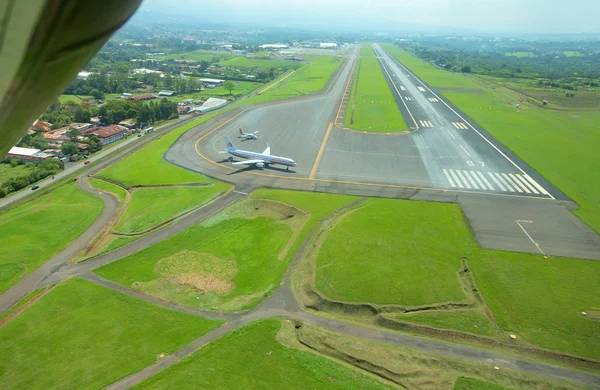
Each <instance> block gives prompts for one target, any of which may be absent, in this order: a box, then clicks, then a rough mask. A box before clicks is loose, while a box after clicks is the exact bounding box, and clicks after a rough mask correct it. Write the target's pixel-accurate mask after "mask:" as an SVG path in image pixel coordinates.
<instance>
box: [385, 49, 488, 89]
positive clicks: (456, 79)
mask: <svg viewBox="0 0 600 390" xmlns="http://www.w3.org/2000/svg"><path fill="white" fill-rule="evenodd" d="M381 46H382V47H383V48H384V49H385V50H387V51H388V52H389V53H390V54H391V55H392V56H394V57H395V58H396V59H397V60H398V61H400V62H401V63H402V65H404V66H406V67H407V68H408V69H410V70H411V71H412V72H414V73H415V74H416V75H417V76H419V77H420V78H422V79H423V80H424V81H425V82H426V83H428V84H429V85H431V86H434V87H437V88H476V89H479V88H480V86H479V85H478V84H476V83H474V82H472V81H471V80H469V79H467V78H466V77H464V76H462V75H460V74H458V73H452V72H446V71H443V70H441V69H439V68H436V67H435V66H433V65H431V64H430V63H428V62H425V61H423V60H421V59H419V58H417V57H415V56H413V55H412V54H410V53H408V52H406V51H404V50H402V49H400V48H398V47H397V46H395V45H393V44H389V43H384V44H382V45H381Z"/></svg>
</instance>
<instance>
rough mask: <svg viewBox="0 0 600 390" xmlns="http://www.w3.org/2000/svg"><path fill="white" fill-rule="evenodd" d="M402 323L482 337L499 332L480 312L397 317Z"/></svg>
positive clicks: (428, 312)
mask: <svg viewBox="0 0 600 390" xmlns="http://www.w3.org/2000/svg"><path fill="white" fill-rule="evenodd" d="M396 318H397V319H399V320H401V321H407V322H414V323H417V324H420V325H427V326H431V327H433V328H440V329H454V330H459V331H461V332H468V333H475V334H479V335H482V336H494V335H495V334H496V333H497V332H496V329H495V327H494V326H493V324H491V323H490V321H489V320H488V318H487V317H486V316H485V314H483V313H481V312H478V311H425V312H421V313H415V312H413V313H407V314H400V315H398V316H396Z"/></svg>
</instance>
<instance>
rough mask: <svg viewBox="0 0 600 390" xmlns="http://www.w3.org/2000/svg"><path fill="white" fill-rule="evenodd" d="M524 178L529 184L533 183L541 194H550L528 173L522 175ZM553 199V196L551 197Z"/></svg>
mask: <svg viewBox="0 0 600 390" xmlns="http://www.w3.org/2000/svg"><path fill="white" fill-rule="evenodd" d="M523 177H524V178H525V179H527V180H528V181H529V182H530V183H531V184H533V185H534V186H535V187H536V188H537V189H538V190H540V192H541V193H542V194H546V195H550V194H549V193H548V191H546V190H545V189H544V187H542V186H541V185H539V184H538V183H537V181H535V180H533V179H532V178H531V177H530V176H529V175H523ZM552 199H554V198H552Z"/></svg>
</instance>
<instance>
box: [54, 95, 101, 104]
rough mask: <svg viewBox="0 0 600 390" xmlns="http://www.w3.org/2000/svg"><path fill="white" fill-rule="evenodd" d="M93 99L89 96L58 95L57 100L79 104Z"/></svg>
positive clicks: (63, 102) (61, 102)
mask: <svg viewBox="0 0 600 390" xmlns="http://www.w3.org/2000/svg"><path fill="white" fill-rule="evenodd" d="M90 99H93V97H91V96H80V95H60V96H59V97H58V102H59V103H60V104H66V103H68V102H73V103H76V104H81V103H83V102H84V101H87V100H90Z"/></svg>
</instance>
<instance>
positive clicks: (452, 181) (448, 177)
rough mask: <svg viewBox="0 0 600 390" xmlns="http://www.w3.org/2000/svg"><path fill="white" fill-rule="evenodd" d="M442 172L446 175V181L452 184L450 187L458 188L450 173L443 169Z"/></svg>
mask: <svg viewBox="0 0 600 390" xmlns="http://www.w3.org/2000/svg"><path fill="white" fill-rule="evenodd" d="M442 171H443V172H444V175H446V179H448V181H449V182H450V185H451V186H452V187H456V184H454V180H452V178H451V177H450V175H449V174H448V171H446V170H445V169H442Z"/></svg>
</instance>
